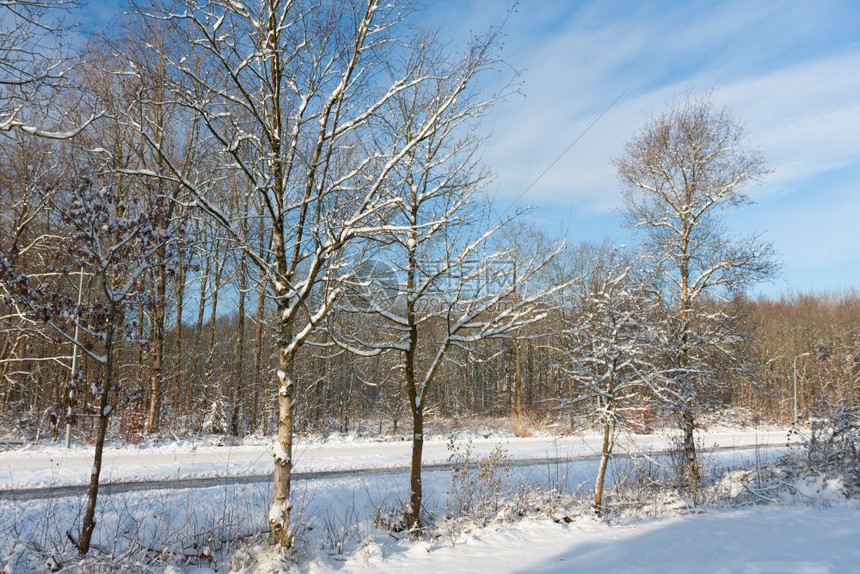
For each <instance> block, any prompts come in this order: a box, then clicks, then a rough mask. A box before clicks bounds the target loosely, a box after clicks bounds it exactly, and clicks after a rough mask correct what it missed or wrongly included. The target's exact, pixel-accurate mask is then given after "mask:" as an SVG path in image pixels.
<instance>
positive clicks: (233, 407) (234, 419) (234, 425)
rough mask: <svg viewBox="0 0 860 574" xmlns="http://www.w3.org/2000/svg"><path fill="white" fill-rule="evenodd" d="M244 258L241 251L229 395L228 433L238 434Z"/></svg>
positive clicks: (241, 365) (244, 283) (242, 347)
mask: <svg viewBox="0 0 860 574" xmlns="http://www.w3.org/2000/svg"><path fill="white" fill-rule="evenodd" d="M246 271H247V270H246V260H245V253H244V252H242V257H241V261H240V263H239V308H238V309H237V310H236V312H237V314H238V318H237V320H238V324H237V325H236V328H237V331H238V335H237V338H238V340H237V341H236V355H235V363H234V365H233V366H234V371H233V389H232V391H233V392H232V393H231V395H232V396H231V397H230V434H231V435H232V436H239V408H240V406H241V403H240V400H239V399H240V394H239V390H240V389H241V388H242V377H243V376H244V374H245V373H244V359H245V289H246V287H247V280H246Z"/></svg>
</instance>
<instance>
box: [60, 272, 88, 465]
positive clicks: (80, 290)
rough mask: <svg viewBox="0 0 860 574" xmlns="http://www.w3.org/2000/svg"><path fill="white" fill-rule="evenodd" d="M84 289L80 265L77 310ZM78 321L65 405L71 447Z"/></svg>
mask: <svg viewBox="0 0 860 574" xmlns="http://www.w3.org/2000/svg"><path fill="white" fill-rule="evenodd" d="M83 290H84V267H83V265H82V266H81V273H80V277H79V278H78V309H77V310H78V312H80V309H81V295H82V293H83ZM78 323H79V317H77V316H76V317H75V342H74V344H73V345H72V374H71V377H72V379H73V384H70V385H69V399H68V404H67V405H66V441H65V446H66V448H71V447H72V404H73V403H74V402H75V388H76V387H77V384H76V383H74V377H75V373H77V372H78Z"/></svg>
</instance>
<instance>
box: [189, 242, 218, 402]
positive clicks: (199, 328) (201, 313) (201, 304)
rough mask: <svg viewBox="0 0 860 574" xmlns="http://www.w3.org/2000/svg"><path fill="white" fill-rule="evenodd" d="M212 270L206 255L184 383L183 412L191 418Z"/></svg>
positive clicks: (198, 375)
mask: <svg viewBox="0 0 860 574" xmlns="http://www.w3.org/2000/svg"><path fill="white" fill-rule="evenodd" d="M211 268H212V257H211V255H207V257H206V263H205V266H204V269H203V272H202V274H201V275H200V297H199V299H198V305H197V325H196V326H195V329H194V357H193V360H192V362H191V365H192V366H191V371H192V373H191V376H190V377H188V379H187V380H186V383H185V412H186V414H187V415H188V416H191V413H193V412H194V410H193V400H194V388H195V387H196V386H197V385H198V384H199V383H200V381H201V380H202V379H203V377H202V376H201V374H202V373H201V372H200V357H201V356H202V354H203V349H202V348H201V340H202V339H203V320H204V318H205V313H206V284H207V283H208V281H209V271H210V270H211Z"/></svg>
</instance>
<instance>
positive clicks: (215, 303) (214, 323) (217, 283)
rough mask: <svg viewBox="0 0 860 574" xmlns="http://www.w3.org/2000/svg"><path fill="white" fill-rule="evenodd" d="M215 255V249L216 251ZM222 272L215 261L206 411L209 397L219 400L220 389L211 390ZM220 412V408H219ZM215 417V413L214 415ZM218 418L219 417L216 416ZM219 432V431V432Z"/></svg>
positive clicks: (205, 371)
mask: <svg viewBox="0 0 860 574" xmlns="http://www.w3.org/2000/svg"><path fill="white" fill-rule="evenodd" d="M216 253H217V249H216ZM223 270H224V264H223V262H220V263H219V262H218V261H215V277H214V281H213V283H212V295H211V299H212V304H211V306H210V307H209V342H208V344H207V349H206V365H205V370H204V374H203V393H202V394H203V407H204V412H205V409H208V408H209V406H210V404H209V399H210V395H211V398H212V401H213V402H218V401H220V400H221V388H220V387H219V388H217V389H214V391H213V389H212V378H213V375H214V374H215V373H214V361H215V333H216V331H217V327H218V293H219V292H220V291H221V272H222V271H223ZM219 410H220V408H219ZM216 415H217V413H216ZM217 416H218V418H220V415H217ZM222 422H223V419H222V420H213V425H215V426H213V429H215V428H218V426H220V424H221V423H222ZM219 432H220V431H219Z"/></svg>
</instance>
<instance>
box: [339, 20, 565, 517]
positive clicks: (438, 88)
mask: <svg viewBox="0 0 860 574" xmlns="http://www.w3.org/2000/svg"><path fill="white" fill-rule="evenodd" d="M495 39H496V36H495V34H492V33H491V34H490V35H488V36H486V37H482V38H476V39H475V41H474V42H473V44H472V45H471V46H470V48H469V53H468V55H467V57H465V58H464V59H462V61H461V63H460V64H459V66H460V71H459V72H457V73H454V74H449V73H446V72H445V71H446V70H449V69H451V64H450V63H448V62H447V60H446V59H445V58H444V57H441V56H440V55H437V54H434V52H433V51H432V48H433V46H432V44H427V43H425V44H423V45H422V44H419V45H421V49H420V50H419V51H417V52H416V54H415V58H416V61H415V63H414V69H415V70H416V71H417V72H418V73H420V74H422V75H427V76H428V77H432V78H436V79H435V80H434V81H432V82H425V83H422V84H421V85H416V86H414V87H412V88H410V89H408V90H404V91H402V92H401V93H400V94H398V95H397V96H396V98H395V99H394V100H395V102H396V105H395V106H393V110H392V111H391V115H389V116H388V118H387V119H388V125H387V126H380V129H379V130H378V131H377V134H376V141H377V142H379V144H380V145H389V146H391V148H392V150H398V149H399V150H405V153H404V154H403V155H402V159H401V160H400V161H399V162H398V163H397V165H396V166H394V168H393V170H392V171H391V172H390V173H389V174H388V179H387V181H386V185H385V189H384V191H385V194H386V197H387V198H388V204H389V205H390V208H388V209H387V210H385V211H384V212H380V216H382V217H383V218H382V220H381V221H380V222H379V226H378V229H376V230H375V231H374V234H373V235H372V236H371V237H369V240H370V241H369V242H367V243H362V244H360V246H361V251H358V252H357V253H355V254H352V253H351V252H348V253H347V255H348V256H353V257H355V258H357V259H359V260H365V261H366V259H367V254H366V253H365V251H366V250H370V251H371V252H372V253H373V259H372V261H371V262H370V264H366V267H365V268H364V270H365V271H366V272H365V273H364V274H363V275H357V274H354V273H353V274H349V275H346V276H345V277H338V278H335V279H336V280H337V281H338V282H339V283H338V284H339V285H344V286H343V287H342V288H341V290H342V291H343V293H344V298H343V300H342V301H341V303H340V306H339V309H340V311H342V312H344V313H351V314H354V315H356V316H363V315H368V314H370V315H375V316H376V320H375V321H373V320H371V321H359V320H349V321H344V322H342V325H340V326H339V327H340V328H338V326H335V325H330V327H331V328H330V333H331V334H332V335H333V337H334V338H335V339H336V341H337V342H338V344H340V345H341V346H342V347H345V348H348V349H350V350H351V351H352V352H353V353H355V354H357V355H364V356H372V355H376V354H380V353H385V352H390V353H395V354H397V355H399V357H400V363H399V365H398V366H397V369H398V371H399V373H400V374H401V376H402V379H401V380H402V384H403V388H404V390H405V395H406V398H407V399H408V407H409V412H410V413H411V415H412V458H411V464H410V509H409V511H408V512H407V514H406V523H407V526H408V527H409V528H410V529H415V528H420V527H421V525H422V518H421V513H422V481H421V460H422V453H423V446H424V412H425V409H426V406H427V400H428V397H429V391H430V390H431V388H433V385H434V383H435V382H436V380H437V378H438V377H439V375H440V373H441V371H442V369H443V365H444V364H445V362H446V361H447V360H449V359H450V357H451V355H452V354H453V353H452V352H451V351H453V350H454V349H466V350H468V348H469V347H470V346H471V345H473V344H475V343H477V342H479V341H481V340H483V339H487V338H494V337H503V336H508V335H510V334H512V333H514V332H516V331H517V330H518V329H520V328H522V327H524V326H526V325H528V324H531V323H533V322H535V321H538V320H540V318H542V317H543V316H544V315H543V312H542V311H541V310H540V309H539V308H540V305H541V303H542V301H543V298H544V296H545V295H546V291H545V290H537V291H534V292H529V291H528V290H526V289H522V287H523V286H525V285H528V284H529V282H530V281H531V280H532V279H534V277H535V275H536V274H537V273H538V272H539V271H540V270H541V269H542V268H543V267H544V266H545V265H546V264H547V262H548V261H549V260H550V259H551V258H552V256H553V255H554V253H555V252H550V253H540V254H536V253H531V254H529V256H528V257H527V258H523V259H522V260H520V261H517V265H514V264H512V262H513V260H514V259H515V257H514V256H513V250H512V249H510V250H501V249H499V250H497V249H494V248H493V245H492V244H491V240H492V239H493V238H494V234H495V232H497V231H498V230H499V229H501V228H503V227H504V226H505V225H506V224H507V223H509V220H505V221H501V222H500V221H495V222H493V221H491V220H489V219H488V218H489V215H488V210H487V206H486V205H485V204H483V203H482V202H481V195H480V194H481V192H482V190H483V186H484V185H485V183H486V178H487V174H486V172H485V171H484V170H483V169H482V167H481V166H480V164H479V162H478V161H477V158H476V156H477V152H478V149H479V147H478V146H479V143H480V138H479V137H478V135H477V133H476V131H475V128H476V126H475V121H474V120H476V119H477V118H478V117H480V115H481V114H482V113H483V112H484V111H485V110H486V109H487V108H488V106H490V105H491V104H492V103H493V101H494V100H495V99H496V96H495V95H493V96H491V97H489V98H485V99H482V98H480V97H478V96H479V94H478V93H477V92H474V91H471V92H466V91H463V89H462V88H463V85H462V84H461V80H460V78H462V77H472V76H473V75H474V74H475V73H477V72H478V71H480V70H481V69H482V68H483V67H484V65H485V63H486V62H488V61H489V60H488V58H490V57H491V56H492V51H491V50H492V48H493V46H494V44H495ZM454 69H455V70H456V69H457V68H454ZM451 93H455V94H458V97H457V99H455V100H453V101H452V100H450V98H449V97H448V94H451ZM428 126H432V129H428ZM421 132H424V133H426V134H427V136H426V137H424V138H422V140H420V142H419V145H415V146H410V145H409V144H410V142H411V141H412V138H413V134H415V133H421ZM517 273H519V275H518V276H517ZM518 287H520V288H521V289H518ZM368 323H369V324H371V325H373V327H372V328H370V329H361V328H359V329H356V328H355V327H356V326H357V325H365V324H368ZM350 326H351V327H353V329H352V331H351V332H350V331H349V327H350Z"/></svg>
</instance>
